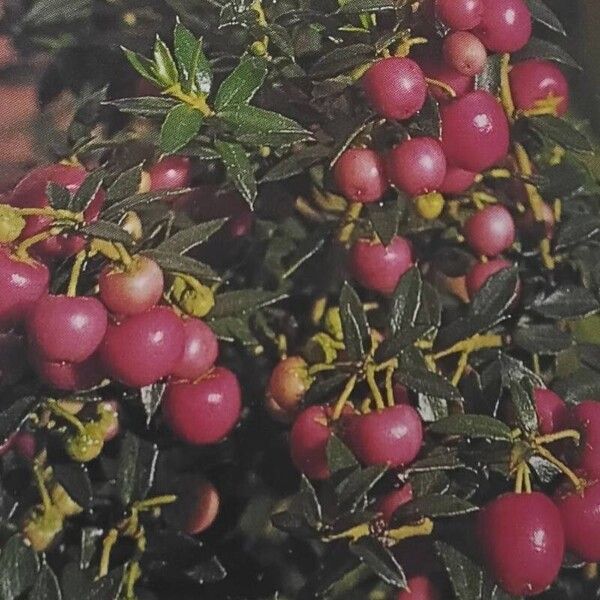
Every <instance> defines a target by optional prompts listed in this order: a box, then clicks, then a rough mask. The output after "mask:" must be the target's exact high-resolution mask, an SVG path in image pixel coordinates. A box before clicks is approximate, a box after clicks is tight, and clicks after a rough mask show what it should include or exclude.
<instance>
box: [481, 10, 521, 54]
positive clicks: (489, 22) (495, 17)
mask: <svg viewBox="0 0 600 600" xmlns="http://www.w3.org/2000/svg"><path fill="white" fill-rule="evenodd" d="M483 6H484V10H483V16H482V18H481V22H480V23H479V25H478V27H477V29H475V30H474V33H475V34H476V35H477V36H478V37H479V39H480V40H481V41H482V42H483V43H484V44H485V47H486V48H487V49H488V50H491V51H492V52H517V51H518V50H521V48H523V46H525V44H527V42H528V41H529V39H530V38H531V30H532V22H531V12H530V11H529V8H528V7H527V4H525V2H524V0H483Z"/></svg>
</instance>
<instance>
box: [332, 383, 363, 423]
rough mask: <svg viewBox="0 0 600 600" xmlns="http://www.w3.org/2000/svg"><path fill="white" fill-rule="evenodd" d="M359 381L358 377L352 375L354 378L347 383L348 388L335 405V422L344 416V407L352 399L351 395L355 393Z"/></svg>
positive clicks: (333, 418)
mask: <svg viewBox="0 0 600 600" xmlns="http://www.w3.org/2000/svg"><path fill="white" fill-rule="evenodd" d="M357 379H358V377H357V375H352V377H350V379H348V382H347V383H346V387H345V388H344V390H343V391H342V393H341V394H340V397H339V398H338V400H337V402H336V403H335V408H334V410H333V417H332V420H333V421H337V420H339V418H340V417H341V416H342V411H343V410H344V406H346V402H348V398H350V395H351V394H352V392H353V391H354V388H355V387H356V381H357Z"/></svg>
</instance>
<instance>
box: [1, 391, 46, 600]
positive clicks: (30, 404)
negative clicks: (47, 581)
mask: <svg viewBox="0 0 600 600" xmlns="http://www.w3.org/2000/svg"><path fill="white" fill-rule="evenodd" d="M38 403H39V400H38V399H37V398H36V397H35V396H25V397H24V398H19V399H18V400H17V401H15V402H14V403H13V404H11V405H10V406H9V407H8V408H7V409H6V410H3V411H2V412H1V413H0V443H2V444H3V443H4V442H6V440H7V439H8V438H9V437H10V436H11V435H12V434H13V433H14V432H15V431H18V430H19V429H20V428H21V426H22V425H23V423H24V422H25V421H26V420H27V417H28V416H29V414H30V413H31V412H32V411H33V410H35V407H36V405H37V404H38ZM1 597H2V596H1V595H0V598H1Z"/></svg>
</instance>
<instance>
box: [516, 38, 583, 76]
mask: <svg viewBox="0 0 600 600" xmlns="http://www.w3.org/2000/svg"><path fill="white" fill-rule="evenodd" d="M513 56H514V60H515V61H521V60H527V59H529V58H535V59H537V60H553V61H555V62H558V63H562V64H563V65H566V66H567V67H572V68H574V69H579V70H581V67H580V66H579V64H578V63H577V62H576V61H575V59H574V58H573V57H572V56H571V55H570V54H569V53H568V52H567V51H566V50H564V49H563V48H561V47H560V46H557V45H556V44H553V43H552V42H549V41H547V40H540V39H539V38H531V39H530V40H529V43H528V44H527V46H525V48H523V50H521V51H520V52H517V53H516V54H514V55H513Z"/></svg>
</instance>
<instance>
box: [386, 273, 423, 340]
mask: <svg viewBox="0 0 600 600" xmlns="http://www.w3.org/2000/svg"><path fill="white" fill-rule="evenodd" d="M422 294H423V279H422V277H421V272H420V271H419V269H417V268H416V267H413V268H412V269H410V270H409V271H407V272H406V273H405V274H404V275H403V276H402V277H401V279H400V281H399V282H398V285H397V286H396V289H395V290H394V293H393V294H392V298H391V300H390V312H389V315H390V316H389V326H390V329H391V331H392V333H393V334H402V332H404V331H406V330H408V329H409V328H410V327H413V326H414V324H415V319H416V317H417V314H418V311H419V308H420V307H421V297H422Z"/></svg>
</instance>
